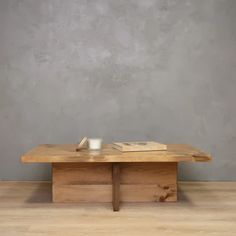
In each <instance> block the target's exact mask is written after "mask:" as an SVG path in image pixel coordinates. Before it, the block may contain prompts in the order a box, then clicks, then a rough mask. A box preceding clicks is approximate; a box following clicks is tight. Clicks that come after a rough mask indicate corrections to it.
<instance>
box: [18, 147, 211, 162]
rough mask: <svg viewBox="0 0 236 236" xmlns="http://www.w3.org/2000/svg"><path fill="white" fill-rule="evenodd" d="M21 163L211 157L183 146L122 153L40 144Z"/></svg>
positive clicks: (25, 155)
mask: <svg viewBox="0 0 236 236" xmlns="http://www.w3.org/2000/svg"><path fill="white" fill-rule="evenodd" d="M21 160H22V161H23V162H32V163H34V162H50V163H53V162H181V161H187V162H195V161H209V160H211V156H210V155H209V154H207V153H204V152H202V151H200V150H198V149H196V148H193V147H191V146H188V145H184V144H170V145H167V150H166V151H148V152H121V151H118V150H116V149H114V148H113V147H112V145H109V144H108V145H104V146H103V149H102V150H101V151H89V150H81V151H79V152H76V144H64V145H49V144H45V145H39V146H38V147H36V148H33V149H32V150H30V151H29V152H27V153H26V154H24V155H23V156H22V158H21Z"/></svg>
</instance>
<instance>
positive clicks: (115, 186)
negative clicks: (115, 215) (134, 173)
mask: <svg viewBox="0 0 236 236" xmlns="http://www.w3.org/2000/svg"><path fill="white" fill-rule="evenodd" d="M112 205H113V211H119V209H120V163H113V164H112Z"/></svg>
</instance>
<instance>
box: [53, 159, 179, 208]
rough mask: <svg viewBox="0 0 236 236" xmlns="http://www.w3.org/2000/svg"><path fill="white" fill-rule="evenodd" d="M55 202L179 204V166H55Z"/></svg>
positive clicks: (147, 164)
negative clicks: (161, 202) (160, 202)
mask: <svg viewBox="0 0 236 236" xmlns="http://www.w3.org/2000/svg"><path fill="white" fill-rule="evenodd" d="M52 175H53V178H52V179H53V202H112V203H113V209H114V210H119V202H120V201H121V202H152V201H154V202H157V201H166V202H168V201H177V163H170V162H166V163H165V162H161V163H113V167H112V166H111V164H110V163H53V165H52Z"/></svg>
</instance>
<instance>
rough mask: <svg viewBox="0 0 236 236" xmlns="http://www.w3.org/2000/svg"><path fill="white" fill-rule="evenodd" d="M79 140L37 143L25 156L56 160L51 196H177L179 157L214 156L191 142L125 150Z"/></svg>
mask: <svg viewBox="0 0 236 236" xmlns="http://www.w3.org/2000/svg"><path fill="white" fill-rule="evenodd" d="M75 150H76V144H65V145H49V144H45V145H39V146H37V147H35V148H34V149H32V150H30V151H29V152H27V153H26V154H24V155H23V156H22V158H21V160H22V161H23V162H27V163H51V164H52V201H53V202H63V203H65V202H112V204H113V210H114V211H118V210H119V205H120V202H160V201H161V202H174V201H177V166H178V162H206V161H210V160H211V156H210V155H209V154H207V153H204V152H202V151H200V150H198V149H196V148H193V147H191V146H188V145H182V144H181V145H177V144H171V145H167V150H166V151H148V152H121V151H118V150H116V149H113V148H112V145H109V144H107V145H104V146H103V149H102V150H101V151H89V150H81V151H79V152H76V151H75Z"/></svg>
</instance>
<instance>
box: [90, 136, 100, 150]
mask: <svg viewBox="0 0 236 236" xmlns="http://www.w3.org/2000/svg"><path fill="white" fill-rule="evenodd" d="M88 145H89V149H90V150H100V149H101V148H102V139H100V138H90V139H88Z"/></svg>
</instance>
